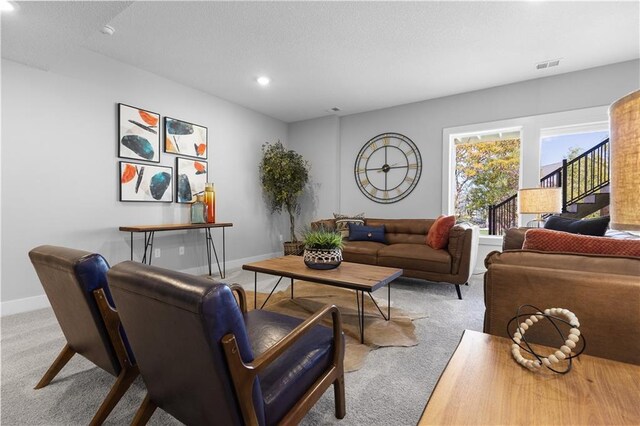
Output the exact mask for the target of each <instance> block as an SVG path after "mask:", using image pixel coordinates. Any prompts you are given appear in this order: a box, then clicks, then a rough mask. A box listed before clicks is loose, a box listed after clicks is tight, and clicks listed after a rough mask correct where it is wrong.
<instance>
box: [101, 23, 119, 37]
mask: <svg viewBox="0 0 640 426" xmlns="http://www.w3.org/2000/svg"><path fill="white" fill-rule="evenodd" d="M100 32H101V33H102V34H104V35H109V36H111V35H113V33H115V32H116V29H115V28H113V27H112V26H111V25H105V26H104V27H102V29H101V30H100Z"/></svg>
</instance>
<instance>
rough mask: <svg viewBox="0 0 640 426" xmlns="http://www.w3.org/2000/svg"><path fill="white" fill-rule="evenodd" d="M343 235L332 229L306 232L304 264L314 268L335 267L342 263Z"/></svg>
mask: <svg viewBox="0 0 640 426" xmlns="http://www.w3.org/2000/svg"><path fill="white" fill-rule="evenodd" d="M342 247H343V244H342V235H341V234H340V232H336V231H334V230H330V229H324V228H319V229H314V230H309V231H306V232H305V233H304V264H305V265H307V266H308V267H309V268H312V269H334V268H337V267H338V266H340V263H342Z"/></svg>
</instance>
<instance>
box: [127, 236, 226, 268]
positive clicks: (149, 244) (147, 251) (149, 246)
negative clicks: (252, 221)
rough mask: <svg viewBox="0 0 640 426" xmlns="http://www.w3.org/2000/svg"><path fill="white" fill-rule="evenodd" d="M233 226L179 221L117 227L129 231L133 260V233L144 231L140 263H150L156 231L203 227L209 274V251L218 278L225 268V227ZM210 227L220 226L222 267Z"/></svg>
mask: <svg viewBox="0 0 640 426" xmlns="http://www.w3.org/2000/svg"><path fill="white" fill-rule="evenodd" d="M231 226H233V223H197V224H191V223H180V224H173V225H138V226H121V227H120V228H119V229H120V231H122V232H130V233H131V260H133V234H134V233H136V232H144V255H143V256H142V263H147V264H149V265H151V258H152V257H153V237H154V236H155V233H156V232H163V231H184V230H189V229H204V231H205V239H206V243H205V244H206V246H207V261H208V263H209V275H211V252H212V251H213V254H214V256H215V258H216V264H217V265H218V272H220V278H224V276H225V274H226V272H227V270H226V265H225V262H226V247H225V235H224V230H225V228H229V227H231ZM211 228H222V268H220V261H219V260H218V252H217V251H216V245H215V244H214V243H213V238H211Z"/></svg>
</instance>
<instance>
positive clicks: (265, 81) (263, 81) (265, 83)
mask: <svg viewBox="0 0 640 426" xmlns="http://www.w3.org/2000/svg"><path fill="white" fill-rule="evenodd" d="M256 81H257V82H258V84H259V85H260V86H268V85H269V83H271V79H270V78H269V77H266V76H264V75H263V76H261V77H258V78H257V79H256Z"/></svg>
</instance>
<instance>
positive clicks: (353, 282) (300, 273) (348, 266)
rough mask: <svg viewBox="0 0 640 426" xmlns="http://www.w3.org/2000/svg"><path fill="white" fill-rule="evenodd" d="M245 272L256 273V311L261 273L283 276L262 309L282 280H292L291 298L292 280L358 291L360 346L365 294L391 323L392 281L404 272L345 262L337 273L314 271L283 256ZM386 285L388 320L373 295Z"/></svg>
mask: <svg viewBox="0 0 640 426" xmlns="http://www.w3.org/2000/svg"><path fill="white" fill-rule="evenodd" d="M242 269H244V270H246V271H253V272H254V293H253V307H254V309H256V308H257V307H258V303H257V293H258V272H260V273H263V274H269V275H276V276H280V279H279V280H278V282H277V283H276V285H275V286H274V287H273V289H272V290H271V293H269V296H268V297H267V300H265V301H264V303H263V304H262V306H261V307H260V309H262V308H263V307H264V305H266V304H267V301H269V297H271V295H272V294H273V292H274V290H275V289H276V288H277V287H278V284H280V281H282V278H284V277H287V278H290V279H291V298H293V280H294V279H297V280H303V281H311V282H314V283H318V284H325V285H330V286H333V287H342V288H349V289H352V290H355V291H356V304H357V305H358V326H359V328H360V343H364V294H365V292H366V293H367V294H369V297H370V298H371V300H372V301H373V303H374V304H375V305H376V307H377V308H378V310H379V311H380V314H381V315H382V316H383V318H384V319H385V320H387V321H389V318H390V317H391V281H393V280H395V279H396V278H398V277H399V276H400V275H402V272H403V271H402V269H396V268H387V267H383V266H373V265H363V264H360V263H350V262H342V263H341V264H340V266H339V267H337V268H336V269H329V270H318V269H311V268H309V267H308V266H307V265H305V264H304V261H303V259H302V256H283V257H275V258H273V259H267V260H262V261H260V262H254V263H249V264H246V265H242ZM384 285H386V286H387V291H388V296H387V297H388V299H387V300H388V303H387V304H388V307H387V315H386V316H385V315H384V313H383V312H382V310H381V309H380V307H379V306H378V304H377V303H376V301H375V299H374V298H373V297H372V296H371V292H372V291H375V290H377V289H379V288H380V287H382V286H384Z"/></svg>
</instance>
